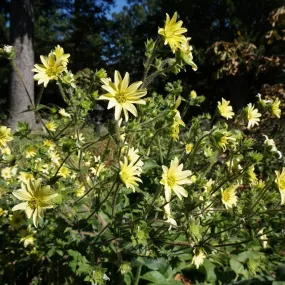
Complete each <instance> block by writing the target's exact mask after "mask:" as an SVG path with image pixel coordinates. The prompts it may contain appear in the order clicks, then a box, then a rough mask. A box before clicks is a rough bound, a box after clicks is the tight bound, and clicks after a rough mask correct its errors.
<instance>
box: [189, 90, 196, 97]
mask: <svg viewBox="0 0 285 285" xmlns="http://www.w3.org/2000/svg"><path fill="white" fill-rule="evenodd" d="M190 98H191V99H196V98H197V92H196V91H195V90H192V91H191V92H190Z"/></svg>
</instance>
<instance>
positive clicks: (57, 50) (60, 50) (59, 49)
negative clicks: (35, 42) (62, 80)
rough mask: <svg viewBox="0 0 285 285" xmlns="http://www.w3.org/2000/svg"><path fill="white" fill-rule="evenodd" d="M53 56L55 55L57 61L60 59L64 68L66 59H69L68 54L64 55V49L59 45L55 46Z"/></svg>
mask: <svg viewBox="0 0 285 285" xmlns="http://www.w3.org/2000/svg"><path fill="white" fill-rule="evenodd" d="M53 54H54V55H55V58H56V59H57V60H59V59H60V60H61V61H62V64H63V65H65V66H66V65H67V64H68V58H69V57H70V54H69V53H64V49H63V48H62V47H61V46H60V45H57V46H56V47H55V50H54V52H53Z"/></svg>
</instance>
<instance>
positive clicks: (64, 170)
mask: <svg viewBox="0 0 285 285" xmlns="http://www.w3.org/2000/svg"><path fill="white" fill-rule="evenodd" d="M58 175H59V176H61V177H63V178H67V177H69V176H70V170H69V169H68V168H67V167H66V166H62V167H61V168H60V170H59V171H58Z"/></svg>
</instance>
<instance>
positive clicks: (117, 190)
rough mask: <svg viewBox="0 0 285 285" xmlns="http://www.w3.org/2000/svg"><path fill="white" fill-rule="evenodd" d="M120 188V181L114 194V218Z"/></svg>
mask: <svg viewBox="0 0 285 285" xmlns="http://www.w3.org/2000/svg"><path fill="white" fill-rule="evenodd" d="M119 190H120V183H118V185H117V188H116V191H115V194H114V199H113V203H112V218H114V216H115V207H116V202H117V196H118V193H119Z"/></svg>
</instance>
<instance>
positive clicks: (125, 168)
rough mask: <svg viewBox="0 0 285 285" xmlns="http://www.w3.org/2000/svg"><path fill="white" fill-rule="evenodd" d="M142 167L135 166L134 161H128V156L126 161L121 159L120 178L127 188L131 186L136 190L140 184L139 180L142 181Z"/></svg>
mask: <svg viewBox="0 0 285 285" xmlns="http://www.w3.org/2000/svg"><path fill="white" fill-rule="evenodd" d="M141 172H142V171H141V169H140V167H138V166H134V165H133V163H130V164H129V162H128V158H127V157H126V156H125V157H124V162H122V161H120V178H121V180H122V182H123V183H124V184H125V185H126V187H127V188H131V189H132V190H133V192H135V186H138V183H137V182H142V181H141V179H140V178H139V177H138V176H140V174H141Z"/></svg>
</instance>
